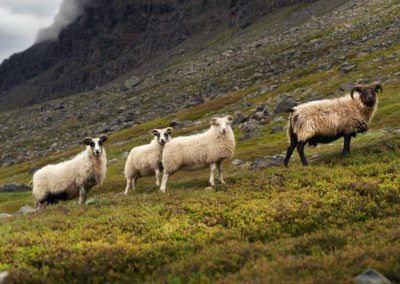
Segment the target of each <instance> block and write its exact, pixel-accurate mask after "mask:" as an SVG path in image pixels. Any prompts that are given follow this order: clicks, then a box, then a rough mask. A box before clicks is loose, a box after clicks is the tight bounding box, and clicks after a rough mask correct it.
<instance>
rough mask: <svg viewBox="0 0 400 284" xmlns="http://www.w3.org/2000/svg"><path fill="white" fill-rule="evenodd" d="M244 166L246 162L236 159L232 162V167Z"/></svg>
mask: <svg viewBox="0 0 400 284" xmlns="http://www.w3.org/2000/svg"><path fill="white" fill-rule="evenodd" d="M243 164H244V162H243V161H242V160H239V159H236V160H233V161H232V165H234V166H236V167H239V166H241V165H243Z"/></svg>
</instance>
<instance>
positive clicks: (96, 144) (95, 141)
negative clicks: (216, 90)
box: [83, 134, 107, 157]
mask: <svg viewBox="0 0 400 284" xmlns="http://www.w3.org/2000/svg"><path fill="white" fill-rule="evenodd" d="M106 140H107V136H106V135H104V134H103V135H100V137H99V138H92V137H86V138H85V139H83V144H85V145H87V146H90V148H91V150H92V154H93V156H95V157H97V156H100V155H101V153H102V152H103V143H104V142H105V141H106Z"/></svg>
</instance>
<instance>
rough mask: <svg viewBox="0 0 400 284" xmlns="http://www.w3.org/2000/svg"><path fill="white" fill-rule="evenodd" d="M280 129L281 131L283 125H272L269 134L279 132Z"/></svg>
mask: <svg viewBox="0 0 400 284" xmlns="http://www.w3.org/2000/svg"><path fill="white" fill-rule="evenodd" d="M281 131H283V127H282V126H274V127H272V130H271V132H270V134H275V133H279V132H281Z"/></svg>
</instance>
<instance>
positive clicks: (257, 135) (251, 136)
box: [238, 132, 264, 141]
mask: <svg viewBox="0 0 400 284" xmlns="http://www.w3.org/2000/svg"><path fill="white" fill-rule="evenodd" d="M263 136H264V134H263V133H262V132H256V133H251V134H245V135H243V136H240V137H239V139H238V141H244V140H249V139H252V138H255V137H263Z"/></svg>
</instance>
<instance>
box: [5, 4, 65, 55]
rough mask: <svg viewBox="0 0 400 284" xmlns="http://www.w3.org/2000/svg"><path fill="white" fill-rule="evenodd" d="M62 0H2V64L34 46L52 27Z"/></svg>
mask: <svg viewBox="0 0 400 284" xmlns="http://www.w3.org/2000/svg"><path fill="white" fill-rule="evenodd" d="M60 3H61V0H35V1H33V0H0V62H1V61H2V60H3V59H5V58H7V57H8V56H10V55H11V54H12V53H15V52H19V51H22V50H24V49H26V48H28V47H29V46H30V45H32V44H33V43H34V41H35V38H36V34H37V32H38V30H39V29H41V28H43V27H46V26H50V25H51V23H52V21H53V17H54V15H55V14H56V12H57V10H58V7H59V6H60Z"/></svg>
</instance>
